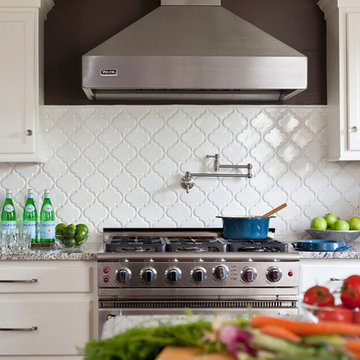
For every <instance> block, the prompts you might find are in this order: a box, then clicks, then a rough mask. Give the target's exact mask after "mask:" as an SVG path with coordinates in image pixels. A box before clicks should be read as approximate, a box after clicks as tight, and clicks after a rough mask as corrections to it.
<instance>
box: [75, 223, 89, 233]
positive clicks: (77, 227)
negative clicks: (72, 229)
mask: <svg viewBox="0 0 360 360" xmlns="http://www.w3.org/2000/svg"><path fill="white" fill-rule="evenodd" d="M76 230H77V231H80V230H83V231H85V232H86V235H87V234H88V232H89V228H88V227H87V226H86V225H85V224H77V225H76Z"/></svg>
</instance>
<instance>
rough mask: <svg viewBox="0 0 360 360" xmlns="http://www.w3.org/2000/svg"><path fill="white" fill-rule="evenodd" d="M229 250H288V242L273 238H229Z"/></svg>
mask: <svg viewBox="0 0 360 360" xmlns="http://www.w3.org/2000/svg"><path fill="white" fill-rule="evenodd" d="M227 245H228V251H229V252H240V251H254V252H286V251H288V244H286V243H283V242H280V241H277V240H273V239H270V238H268V239H262V240H227Z"/></svg>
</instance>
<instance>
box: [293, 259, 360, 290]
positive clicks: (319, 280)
mask: <svg viewBox="0 0 360 360" xmlns="http://www.w3.org/2000/svg"><path fill="white" fill-rule="evenodd" d="M355 274H356V275H360V259H301V261H300V294H301V295H302V294H303V293H304V292H305V291H306V290H307V289H308V288H310V287H311V286H314V285H322V286H326V287H328V288H329V289H330V290H332V291H335V292H336V291H340V288H341V284H342V281H343V280H344V279H345V278H347V277H348V276H350V275H355Z"/></svg>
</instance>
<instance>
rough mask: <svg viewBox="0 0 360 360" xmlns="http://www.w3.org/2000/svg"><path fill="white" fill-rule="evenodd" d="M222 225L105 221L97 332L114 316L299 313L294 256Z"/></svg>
mask: <svg viewBox="0 0 360 360" xmlns="http://www.w3.org/2000/svg"><path fill="white" fill-rule="evenodd" d="M221 234H222V229H188V228H184V229H106V228H105V229H104V242H105V246H106V253H104V254H101V255H99V257H98V295H99V334H100V335H101V334H102V330H103V326H104V323H105V322H106V321H107V320H108V319H109V318H113V317H118V316H127V317H129V316H139V315H161V314H163V315H170V314H182V313H183V312H184V309H191V310H192V311H193V313H204V314H215V313H219V312H221V313H228V314H241V313H246V312H248V307H249V306H251V307H252V308H253V309H254V311H261V312H265V313H268V314H282V315H284V314H289V315H290V314H297V313H298V303H297V295H298V291H299V256H298V255H297V253H288V252H287V246H286V244H284V243H281V242H279V241H276V240H273V239H270V238H269V239H264V240H261V241H258V240H256V241H252V240H236V241H235V240H228V239H224V238H222V237H221Z"/></svg>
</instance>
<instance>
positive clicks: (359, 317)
mask: <svg viewBox="0 0 360 360" xmlns="http://www.w3.org/2000/svg"><path fill="white" fill-rule="evenodd" d="M353 322H354V323H355V324H360V311H353Z"/></svg>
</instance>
